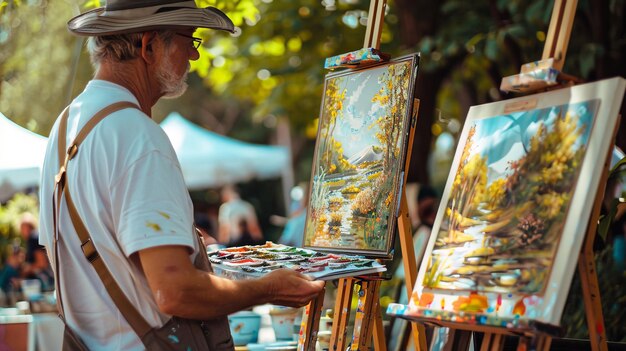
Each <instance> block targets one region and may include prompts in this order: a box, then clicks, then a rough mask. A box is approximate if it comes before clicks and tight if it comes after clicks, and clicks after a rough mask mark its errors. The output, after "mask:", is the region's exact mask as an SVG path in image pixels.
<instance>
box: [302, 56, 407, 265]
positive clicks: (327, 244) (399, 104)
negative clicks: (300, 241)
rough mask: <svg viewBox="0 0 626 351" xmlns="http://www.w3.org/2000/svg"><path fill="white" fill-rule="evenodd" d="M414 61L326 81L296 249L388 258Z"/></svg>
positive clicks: (401, 177) (401, 176) (331, 76)
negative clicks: (302, 227) (302, 228)
mask: <svg viewBox="0 0 626 351" xmlns="http://www.w3.org/2000/svg"><path fill="white" fill-rule="evenodd" d="M418 58H419V56H418V55H410V56H406V57H403V58H399V59H397V60H393V61H391V62H388V63H385V64H382V65H377V66H375V67H372V68H366V69H361V70H355V71H348V72H341V73H335V74H329V75H327V77H326V81H325V85H324V95H323V99H322V106H321V113H320V119H319V128H318V135H317V143H316V147H315V156H314V160H313V169H312V176H311V185H312V186H311V191H310V197H309V199H310V202H309V206H308V208H307V221H306V227H305V233H304V247H307V248H312V249H315V250H320V251H329V252H336V253H358V254H362V255H366V256H377V257H390V256H391V247H392V246H391V245H392V243H393V237H394V233H395V229H396V224H397V223H396V222H397V210H398V200H399V196H398V194H399V192H400V191H401V189H402V188H403V184H402V183H403V180H404V174H403V171H404V167H405V161H406V148H407V143H408V137H409V131H410V128H411V116H412V108H413V86H414V83H415V77H416V74H417V65H418Z"/></svg>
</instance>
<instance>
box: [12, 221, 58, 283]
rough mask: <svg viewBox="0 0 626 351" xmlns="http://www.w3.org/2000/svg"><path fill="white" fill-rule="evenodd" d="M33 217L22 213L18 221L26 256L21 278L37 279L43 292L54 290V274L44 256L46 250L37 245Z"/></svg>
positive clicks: (37, 238) (37, 236)
mask: <svg viewBox="0 0 626 351" xmlns="http://www.w3.org/2000/svg"><path fill="white" fill-rule="evenodd" d="M36 221H37V220H36V219H35V216H33V215H32V214H31V213H28V212H26V213H24V214H23V215H22V217H21V219H20V234H21V236H22V242H23V243H24V245H23V246H25V247H26V256H25V259H24V266H23V269H22V277H23V278H26V279H39V280H40V281H41V287H42V290H44V291H50V290H54V273H53V272H52V267H50V261H49V260H48V256H47V255H46V248H45V247H44V246H42V245H39V232H38V231H37V223H36Z"/></svg>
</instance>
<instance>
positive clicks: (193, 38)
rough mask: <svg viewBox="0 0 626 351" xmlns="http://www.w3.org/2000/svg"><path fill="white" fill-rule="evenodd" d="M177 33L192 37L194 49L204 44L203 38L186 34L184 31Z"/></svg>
mask: <svg viewBox="0 0 626 351" xmlns="http://www.w3.org/2000/svg"><path fill="white" fill-rule="evenodd" d="M176 35H180V36H181V37H185V38H189V39H191V46H193V47H194V49H197V48H199V47H200V44H202V39H200V38H196V37H192V36H190V35H186V34H183V33H176Z"/></svg>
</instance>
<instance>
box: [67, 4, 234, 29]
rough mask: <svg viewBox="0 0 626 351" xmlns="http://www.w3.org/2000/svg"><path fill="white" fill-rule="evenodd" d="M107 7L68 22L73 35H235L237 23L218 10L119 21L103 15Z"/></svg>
mask: <svg viewBox="0 0 626 351" xmlns="http://www.w3.org/2000/svg"><path fill="white" fill-rule="evenodd" d="M104 12H105V10H104V8H103V7H102V8H98V9H94V10H91V11H87V12H85V13H83V14H80V15H78V16H76V17H74V18H72V19H71V20H70V21H69V22H68V23H67V28H68V29H69V31H70V32H72V33H74V34H76V35H83V36H100V35H112V34H125V33H137V32H142V31H150V30H155V29H170V28H181V27H182V28H184V27H195V28H210V29H218V30H224V31H227V32H231V33H234V32H235V26H234V25H233V22H232V21H231V20H230V18H228V16H226V15H225V14H224V13H223V12H222V11H220V10H218V9H216V8H214V7H206V8H177V9H172V10H170V11H166V12H159V13H155V14H153V15H150V16H147V17H144V18H134V19H128V18H119V17H110V16H102V14H103V13H104Z"/></svg>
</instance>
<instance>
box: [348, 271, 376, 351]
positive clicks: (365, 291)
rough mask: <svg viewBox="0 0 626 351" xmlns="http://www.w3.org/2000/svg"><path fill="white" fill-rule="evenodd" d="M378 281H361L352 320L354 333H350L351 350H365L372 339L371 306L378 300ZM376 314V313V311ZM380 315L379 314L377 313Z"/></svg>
mask: <svg viewBox="0 0 626 351" xmlns="http://www.w3.org/2000/svg"><path fill="white" fill-rule="evenodd" d="M379 287H380V281H363V282H362V283H361V290H360V291H359V302H358V304H357V308H356V316H355V318H354V331H353V332H352V346H351V348H350V349H351V350H353V351H357V350H367V349H368V348H369V344H370V341H371V339H372V323H370V322H371V321H370V317H371V316H372V313H373V312H372V306H373V305H374V301H375V300H376V299H378V290H379ZM376 312H378V311H376ZM378 313H380V312H378Z"/></svg>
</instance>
